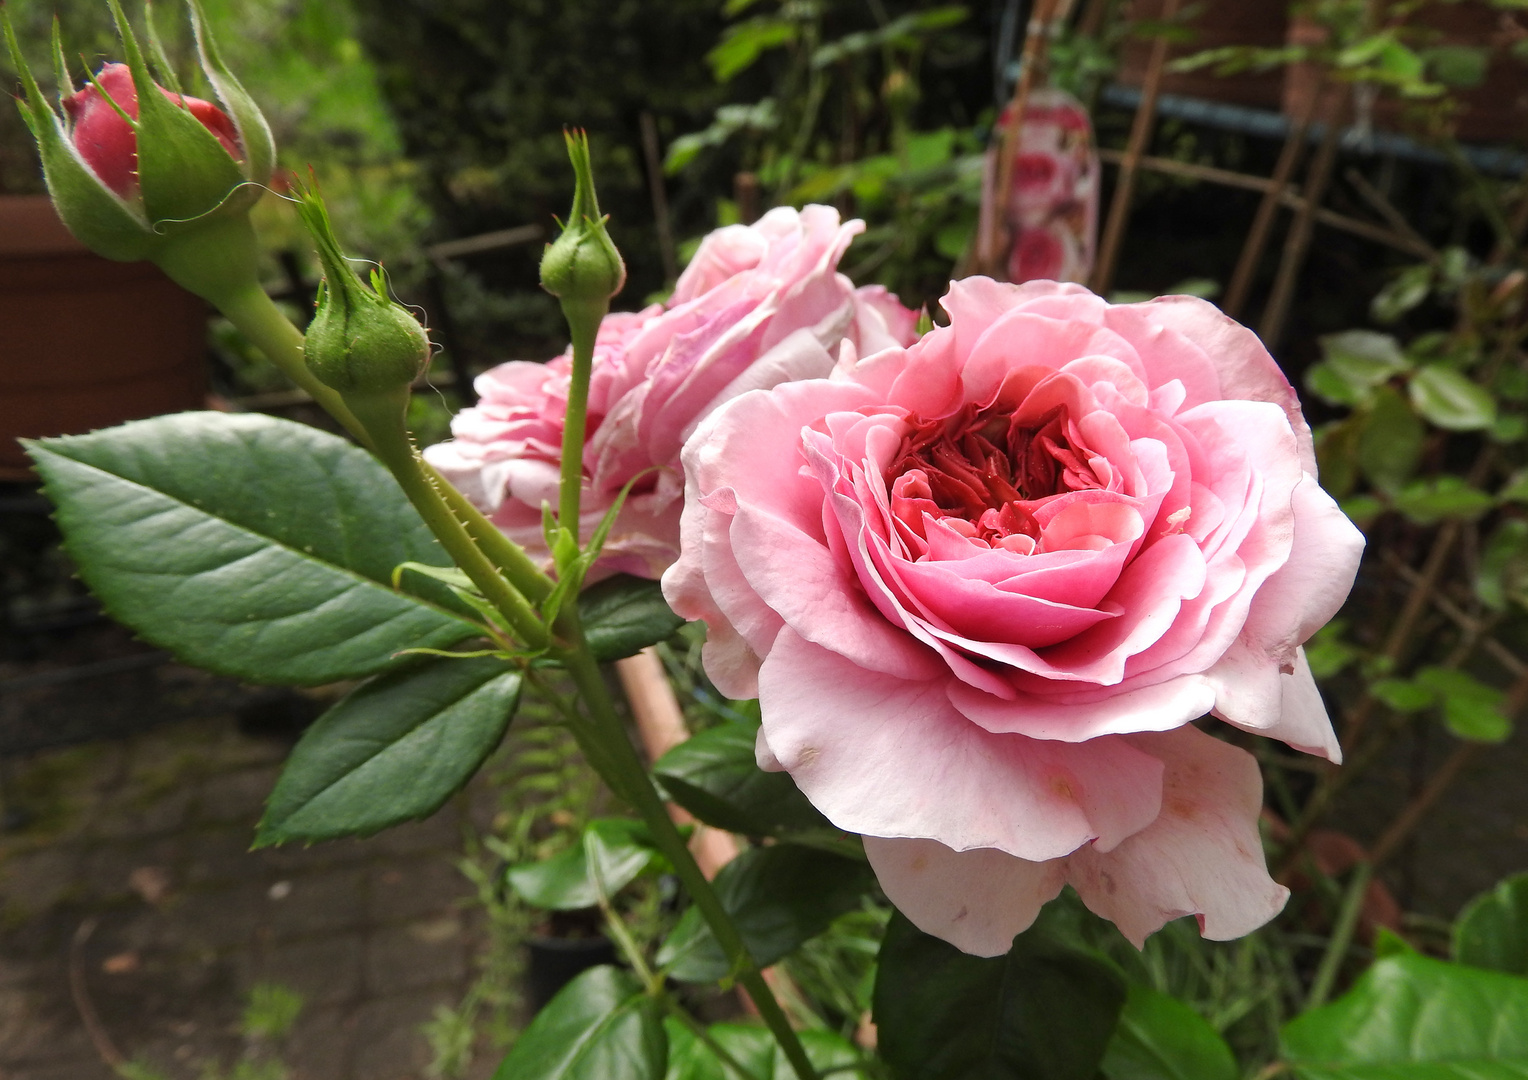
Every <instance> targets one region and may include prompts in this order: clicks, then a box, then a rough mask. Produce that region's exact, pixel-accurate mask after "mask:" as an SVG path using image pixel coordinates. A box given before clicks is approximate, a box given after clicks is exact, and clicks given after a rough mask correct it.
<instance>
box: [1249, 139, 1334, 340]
mask: <svg viewBox="0 0 1528 1080" xmlns="http://www.w3.org/2000/svg"><path fill="white" fill-rule="evenodd" d="M1338 116H1339V114H1338V113H1336V112H1333V113H1332V114H1331V117H1330V119H1329V120H1328V123H1327V128H1326V135H1325V137H1324V138H1323V139H1322V140H1321V148H1320V149H1319V150H1317V151H1316V157H1315V160H1314V161H1312V162H1311V165H1310V171H1309V172H1307V173H1306V174H1305V189H1304V191H1303V192H1302V194H1304V196H1305V205H1304V206H1302V207H1301V208H1300V210H1299V211H1298V212H1297V213H1296V214H1295V219H1294V221H1293V223H1292V224H1291V225H1290V227H1289V235H1288V236H1287V237H1286V238H1285V240H1284V252H1283V254H1282V255H1281V256H1280V258H1279V270H1278V273H1277V274H1275V275H1274V279H1273V291H1272V292H1271V293H1270V294H1269V296H1268V305H1267V307H1265V308H1264V309H1263V318H1262V322H1261V323H1260V324H1259V325H1258V331H1257V335H1258V337H1260V338H1262V339H1263V345H1264V347H1265V348H1267V349H1268V350H1269V351H1270V352H1276V351H1277V350H1278V346H1279V338H1280V336H1281V335H1282V334H1283V332H1284V320H1285V318H1286V317H1287V316H1288V315H1289V308H1290V305H1291V304H1292V303H1293V302H1294V298H1295V283H1296V281H1297V279H1298V278H1299V275H1300V268H1301V267H1302V266H1304V265H1305V253H1306V250H1307V249H1308V248H1309V247H1310V240H1311V233H1312V231H1313V227H1314V224H1315V216H1316V210H1317V209H1318V208H1319V207H1320V205H1321V199H1322V197H1323V196H1324V195H1325V194H1326V185H1327V182H1328V181H1329V180H1330V179H1331V178H1332V168H1333V167H1334V166H1335V165H1336V164H1337V150H1338V148H1339V146H1340V144H1341V139H1342V129H1341V125H1339V124H1338V122H1337V121H1338Z"/></svg>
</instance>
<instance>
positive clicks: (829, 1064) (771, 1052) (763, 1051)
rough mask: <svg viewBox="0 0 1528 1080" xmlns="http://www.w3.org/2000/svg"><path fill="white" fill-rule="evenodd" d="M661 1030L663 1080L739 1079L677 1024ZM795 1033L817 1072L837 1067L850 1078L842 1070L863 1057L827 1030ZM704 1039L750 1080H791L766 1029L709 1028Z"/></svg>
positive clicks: (793, 1078) (791, 1071)
mask: <svg viewBox="0 0 1528 1080" xmlns="http://www.w3.org/2000/svg"><path fill="white" fill-rule="evenodd" d="M664 1027H666V1028H667V1029H668V1037H669V1067H668V1073H667V1074H666V1075H665V1077H664V1080H742V1078H740V1077H739V1076H738V1075H737V1072H736V1071H735V1070H734V1069H732V1068H730V1067H729V1066H727V1065H724V1064H723V1063H722V1059H721V1058H719V1057H717V1055H716V1052H715V1051H713V1050H712V1049H711V1048H710V1047H709V1046H707V1045H706V1044H705V1043H704V1042H702V1041H701V1040H700V1039H699V1038H697V1037H696V1035H695V1033H694V1032H692V1031H691V1030H690V1029H689V1028H687V1027H685V1026H684V1025H683V1024H681V1023H680V1022H679V1021H677V1020H673V1019H669V1020H665V1021H664ZM797 1034H798V1035H799V1036H800V1038H801V1046H802V1048H803V1049H804V1050H806V1056H807V1059H808V1060H810V1061H811V1063H812V1064H813V1065H814V1066H815V1067H816V1069H817V1071H818V1073H819V1074H821V1073H824V1072H827V1071H828V1070H829V1069H836V1070H840V1072H838V1073H835V1075H852V1074H849V1073H845V1072H842V1070H845V1069H847V1068H849V1067H852V1066H853V1065H854V1064H855V1063H857V1062H858V1061H860V1060H861V1059H862V1058H863V1056H864V1055H863V1054H861V1053H860V1051H859V1050H858V1049H857V1048H856V1047H855V1045H854V1044H853V1043H851V1042H849V1040H847V1039H845V1038H843V1037H841V1036H839V1035H836V1034H834V1033H833V1032H831V1031H823V1030H821V1029H819V1028H807V1029H805V1030H803V1031H799V1032H797ZM706 1035H707V1036H709V1037H710V1038H711V1039H712V1040H713V1041H714V1042H715V1043H716V1044H717V1045H718V1046H720V1047H721V1048H722V1050H723V1051H725V1052H726V1053H727V1054H728V1055H729V1056H731V1057H732V1059H733V1060H734V1061H736V1062H737V1063H738V1064H739V1065H741V1066H743V1068H744V1069H746V1070H747V1072H748V1075H749V1076H750V1077H752V1078H753V1080H796V1072H795V1070H794V1069H792V1068H791V1064H790V1061H789V1060H787V1059H786V1057H785V1055H784V1054H782V1053H781V1052H780V1046H779V1044H778V1043H776V1042H775V1039H774V1036H773V1035H771V1034H770V1033H769V1030H768V1029H767V1028H763V1027H760V1026H759V1025H757V1024H712V1025H711V1026H710V1027H708V1028H707V1029H706Z"/></svg>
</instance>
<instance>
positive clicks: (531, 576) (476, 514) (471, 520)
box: [422, 461, 555, 601]
mask: <svg viewBox="0 0 1528 1080" xmlns="http://www.w3.org/2000/svg"><path fill="white" fill-rule="evenodd" d="M422 464H423V467H424V470H425V473H426V474H427V475H428V476H429V477H430V479H431V480H432V481H433V482H434V484H435V487H436V489H437V490H439V492H440V494H441V497H442V498H444V499H445V500H446V505H447V506H449V507H450V508H451V512H452V513H453V514H455V515H456V519H457V520H458V521H460V522H461V523H462V525H463V526H464V527H465V528H466V530H467V534H468V535H469V536H471V537H472V539H473V541H474V542H475V543H476V544H477V546H478V547H479V548H480V549H482V552H483V554H484V555H487V556H488V558H489V560H490V561H491V562H492V563H493V564H494V565H495V566H497V567H498V568H499V569H500V570H502V571H504V576H505V577H507V578H509V580H510V583H511V584H513V585H514V587H515V588H517V589H519V590H520V592H521V594H522V595H524V596H526V597H527V598H529V599H530V600H532V601H537V600H542V599H544V598H546V597H547V596H548V595H549V594H550V593H551V591H552V587H553V585H554V584H555V582H553V581H552V579H551V578H550V577H548V576H547V575H546V573H545V572H543V571H542V569H541V567H539V566H537V565H536V563H535V560H533V559H532V558H531V557H530V556H529V555H527V554H526V553H525V549H524V548H522V547H521V546H520V545H519V544H517V543H515V542H514V541H513V540H511V539H510V538H509V537H507V536H505V535H504V534H503V533H502V532H500V531H499V527H498V526H497V525H495V524H494V523H493V522H491V521H489V520H488V519H487V518H486V517H484V516H483V512H482V511H481V510H479V509H478V508H477V507H476V506H474V505H473V504H472V501H471V500H470V499H468V498H467V496H465V495H463V494H462V493H461V492H460V491H458V490H457V489H456V487H455V486H454V485H452V483H451V482H450V481H449V480H447V479H446V478H445V477H444V476H441V475H440V473H439V472H438V471H436V469H435V466H433V465H431V464H430V463H429V462H428V461H425V462H422Z"/></svg>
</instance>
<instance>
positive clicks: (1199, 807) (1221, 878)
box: [1067, 727, 1289, 947]
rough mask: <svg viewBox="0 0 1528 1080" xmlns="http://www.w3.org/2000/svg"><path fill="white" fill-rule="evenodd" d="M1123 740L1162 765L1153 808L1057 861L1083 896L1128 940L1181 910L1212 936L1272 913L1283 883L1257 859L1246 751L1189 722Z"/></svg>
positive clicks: (1259, 798)
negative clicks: (1142, 819)
mask: <svg viewBox="0 0 1528 1080" xmlns="http://www.w3.org/2000/svg"><path fill="white" fill-rule="evenodd" d="M1129 739H1130V742H1131V743H1132V744H1133V745H1135V746H1137V747H1139V748H1140V749H1142V750H1144V751H1146V752H1148V753H1150V754H1153V755H1155V756H1156V757H1158V758H1160V759H1161V760H1162V762H1163V763H1164V764H1165V765H1166V767H1167V769H1166V772H1165V774H1164V775H1163V778H1162V812H1161V814H1160V815H1159V816H1158V817H1157V819H1156V820H1155V821H1153V822H1152V823H1151V824H1150V825H1149V826H1147V827H1146V828H1145V829H1142V830H1141V831H1140V832H1138V833H1136V834H1135V835H1133V836H1130V837H1128V838H1127V839H1126V840H1124V841H1123V842H1122V843H1120V845H1119V846H1118V847H1116V848H1115V849H1114V850H1113V851H1109V852H1100V851H1098V850H1096V849H1086V848H1085V849H1083V850H1081V851H1079V852H1077V853H1076V854H1074V855H1073V856H1072V857H1071V858H1069V859H1068V860H1067V880H1068V881H1069V882H1070V883H1071V885H1072V886H1073V887H1074V888H1076V890H1077V892H1078V895H1080V896H1081V897H1082V900H1083V902H1084V903H1085V904H1087V906H1088V907H1089V908H1090V909H1091V910H1092V911H1093V912H1094V913H1096V914H1098V915H1101V916H1103V917H1104V918H1106V919H1108V920H1109V921H1110V922H1112V923H1114V924H1115V925H1116V926H1118V927H1119V929H1120V932H1121V933H1123V934H1124V935H1125V937H1127V938H1129V939H1130V940H1131V941H1132V942H1134V943H1135V945H1136V946H1137V947H1140V946H1141V945H1142V944H1144V942H1145V940H1146V938H1147V936H1148V935H1150V934H1152V933H1155V932H1156V931H1157V930H1159V929H1161V928H1162V926H1163V925H1165V924H1166V923H1168V922H1170V921H1171V920H1173V919H1177V918H1181V917H1183V916H1185V915H1195V916H1197V917H1198V919H1199V928H1200V932H1201V933H1202V934H1203V935H1204V936H1205V937H1207V938H1212V939H1215V940H1217V941H1219V940H1227V939H1230V938H1236V937H1241V936H1242V935H1243V934H1249V933H1251V932H1252V931H1253V930H1256V929H1257V928H1258V927H1259V926H1262V925H1263V924H1264V923H1266V922H1267V921H1268V920H1269V919H1271V918H1273V917H1274V916H1275V915H1277V914H1278V913H1279V911H1280V910H1281V909H1282V908H1283V907H1284V901H1285V900H1286V899H1288V897H1289V890H1288V889H1286V888H1284V887H1283V886H1282V885H1279V884H1276V883H1275V882H1274V881H1273V879H1272V878H1270V877H1269V876H1268V868H1267V864H1266V863H1265V861H1264V858H1263V848H1262V840H1261V838H1260V837H1259V836H1258V831H1257V821H1258V814H1259V812H1260V811H1261V809H1262V805H1263V781H1262V777H1261V776H1260V775H1259V774H1258V770H1257V761H1256V760H1255V759H1254V758H1253V757H1252V755H1251V754H1248V753H1247V752H1246V751H1245V750H1239V749H1237V748H1236V747H1234V746H1232V745H1230V744H1229V743H1224V742H1221V741H1220V740H1219V739H1216V738H1215V737H1214V736H1212V735H1206V734H1205V733H1204V732H1202V731H1200V730H1198V729H1197V728H1193V727H1182V728H1178V729H1177V730H1175V731H1168V732H1162V733H1159V734H1150V735H1134V736H1130V737H1129Z"/></svg>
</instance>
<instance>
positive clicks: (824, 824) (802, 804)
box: [653, 724, 832, 836]
mask: <svg viewBox="0 0 1528 1080" xmlns="http://www.w3.org/2000/svg"><path fill="white" fill-rule="evenodd" d="M756 739H757V730H756V729H755V728H754V727H752V726H751V725H748V724H721V725H719V726H717V727H713V728H709V729H707V730H705V731H702V732H700V733H699V734H697V735H694V736H692V737H691V738H689V739H687V740H686V741H684V742H682V743H680V744H679V745H678V746H676V747H674V748H673V749H672V750H670V751H669V752H668V753H666V754H664V755H663V757H661V758H659V759H658V761H657V762H656V763H655V764H654V765H653V775H654V776H655V777H656V778H657V780H658V782H659V783H660V784H662V785H663V789H664V790H665V791H667V792H668V794H669V797H670V798H671V799H673V800H674V801H675V802H676V803H678V804H679V805H680V806H682V807H684V808H685V809H686V810H688V811H689V812H690V813H692V814H694V815H695V816H696V817H697V818H699V819H700V820H701V821H703V822H705V823H706V824H707V825H713V826H715V827H716V828H718V829H726V830H727V831H728V832H735V833H742V834H744V835H745V836H776V835H779V834H780V833H782V832H788V831H791V830H797V829H814V828H831V827H832V826H831V825H830V824H829V823H828V819H827V818H825V817H823V816H822V814H821V813H819V812H818V810H817V808H816V807H814V806H813V805H812V804H811V803H810V802H808V801H807V798H806V796H805V795H803V794H801V792H800V790H799V789H797V787H796V783H795V781H793V780H792V779H791V778H790V774H789V773H786V772H765V771H764V770H763V769H760V768H759V766H758V763H757V761H756V760H755V758H754V743H755V741H756Z"/></svg>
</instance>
